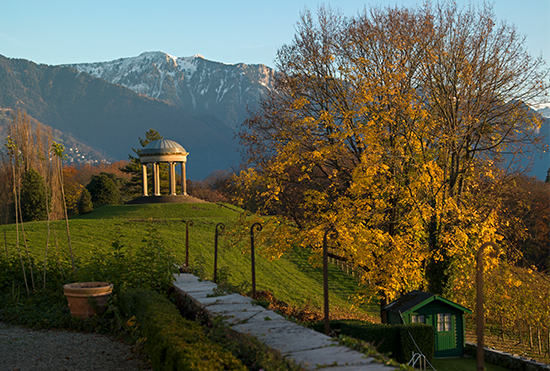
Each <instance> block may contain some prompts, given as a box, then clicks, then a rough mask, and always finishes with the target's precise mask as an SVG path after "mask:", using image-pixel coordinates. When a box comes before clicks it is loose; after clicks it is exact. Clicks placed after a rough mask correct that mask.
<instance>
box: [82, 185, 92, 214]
mask: <svg viewBox="0 0 550 371" xmlns="http://www.w3.org/2000/svg"><path fill="white" fill-rule="evenodd" d="M93 209H94V204H93V203H92V196H91V195H90V191H88V189H86V188H84V189H83V190H82V193H81V194H80V199H79V200H78V213H79V214H81V215H82V214H88V213H89V212H90V211H92V210H93Z"/></svg>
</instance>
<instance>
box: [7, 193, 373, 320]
mask: <svg viewBox="0 0 550 371" xmlns="http://www.w3.org/2000/svg"><path fill="white" fill-rule="evenodd" d="M240 212H241V210H239V209H237V208H235V207H233V206H231V205H225V204H214V203H204V204H145V205H109V206H103V207H100V208H98V209H97V210H94V211H93V212H91V213H89V214H86V215H82V216H76V217H74V218H71V219H70V220H69V224H70V233H71V244H72V247H73V251H74V255H75V259H76V260H77V261H82V262H84V261H85V260H86V259H89V257H90V256H91V255H92V254H94V253H95V252H98V251H109V250H111V249H112V247H111V244H112V243H113V241H115V240H116V239H118V240H119V242H120V243H121V244H122V245H123V246H124V249H127V250H129V251H130V250H132V249H135V248H137V247H139V246H141V245H142V244H141V243H140V242H141V240H142V239H143V238H144V237H145V236H146V235H147V229H148V228H149V227H151V226H152V227H154V228H156V229H158V230H159V231H160V235H161V237H162V240H163V242H164V244H165V245H166V246H169V247H170V248H172V249H173V250H174V252H175V255H176V257H177V259H178V261H180V262H182V263H183V262H184V260H185V223H184V222H183V220H189V219H191V220H193V223H194V225H193V226H192V227H189V237H190V238H189V239H190V242H189V245H190V259H189V261H190V265H191V267H193V266H194V265H195V266H196V265H197V264H201V265H202V266H203V267H204V269H205V271H206V273H207V276H210V277H211V276H212V275H213V261H214V231H215V226H216V224H217V223H224V224H225V225H226V231H229V230H230V229H231V226H232V224H233V223H234V222H235V221H236V219H237V218H238V216H239V215H240ZM2 228H3V229H4V230H5V231H6V238H7V241H8V254H9V255H16V254H17V251H16V249H15V239H16V234H15V225H6V226H3V227H2ZM51 229H52V237H51V243H50V252H49V253H48V254H49V256H50V258H52V256H53V255H52V254H54V246H55V242H54V241H55V236H57V241H58V244H59V247H60V250H61V255H62V256H63V258H64V259H65V260H68V259H69V251H68V243H67V235H66V229H65V222H64V221H55V222H52V223H51ZM54 232H55V233H54ZM0 233H1V232H0ZM25 233H26V238H27V240H28V246H29V250H30V253H31V255H32V256H33V257H35V259H37V260H38V261H43V259H44V258H43V256H44V251H45V245H46V235H47V230H46V222H33V223H25ZM260 233H261V232H260ZM20 241H22V236H21V232H20ZM248 244H249V239H248V238H244V239H243V241H242V243H241V244H240V245H236V246H229V245H228V242H227V241H225V239H224V238H220V241H219V248H220V249H219V255H218V267H219V269H220V268H222V267H225V269H227V270H228V271H229V273H230V278H229V282H230V283H231V284H233V285H236V286H237V285H246V284H248V287H250V283H251V274H250V271H251V263H250V254H249V253H244V251H246V250H247V249H248V247H249V246H248ZM2 245H3V241H2ZM20 246H21V248H22V249H23V244H22V243H20ZM256 247H257V250H258V251H259V252H261V246H256ZM3 250H4V246H2V250H0V251H2V255H0V256H1V257H4V256H5V252H4V251H3ZM309 255H310V254H309V252H307V251H304V250H295V251H293V252H291V253H288V254H286V255H284V256H283V257H282V258H280V259H278V260H275V261H268V259H266V258H265V257H262V256H261V254H257V255H256V289H257V290H269V291H271V292H272V293H273V294H274V295H275V297H276V298H278V299H279V300H282V301H285V302H287V303H288V304H290V305H293V306H304V305H306V304H307V305H310V306H312V307H315V308H322V303H323V296H322V293H323V286H322V283H323V279H322V268H321V267H318V268H313V267H311V265H310V264H309V262H308V257H309ZM199 261H202V263H199ZM329 274H330V281H329V282H330V290H331V294H330V302H331V312H332V311H333V310H335V311H336V310H339V311H342V310H343V311H348V310H350V308H351V302H350V300H349V298H350V296H351V295H353V294H354V293H356V291H357V290H358V288H359V287H358V284H357V281H356V280H355V279H354V278H352V277H351V276H349V275H347V274H345V273H343V272H342V271H341V270H340V269H338V268H337V267H335V266H331V267H330V269H329ZM245 287H246V286H245ZM359 313H360V314H370V315H378V307H377V306H371V305H367V306H363V307H362V308H359Z"/></svg>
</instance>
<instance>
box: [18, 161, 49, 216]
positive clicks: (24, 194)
mask: <svg viewBox="0 0 550 371" xmlns="http://www.w3.org/2000/svg"><path fill="white" fill-rule="evenodd" d="M44 186H45V184H44V178H43V177H42V176H41V175H40V174H39V173H38V171H36V170H34V169H32V168H31V169H29V170H27V171H26V172H25V174H23V177H22V178H21V215H22V217H23V221H25V222H31V221H37V220H45V219H46V218H47V217H48V214H47V208H46V194H45V193H44ZM47 192H48V194H49V195H48V200H51V198H52V197H51V190H50V189H49V188H48V189H47ZM48 206H50V207H51V204H50V203H49V202H48Z"/></svg>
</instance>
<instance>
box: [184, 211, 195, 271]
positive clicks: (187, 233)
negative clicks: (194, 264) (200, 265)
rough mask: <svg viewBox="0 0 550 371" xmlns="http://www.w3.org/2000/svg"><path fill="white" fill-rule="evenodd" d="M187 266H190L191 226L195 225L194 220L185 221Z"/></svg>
mask: <svg viewBox="0 0 550 371" xmlns="http://www.w3.org/2000/svg"><path fill="white" fill-rule="evenodd" d="M184 222H185V268H189V226H193V225H195V224H194V223H193V221H192V220H188V221H185V220H184Z"/></svg>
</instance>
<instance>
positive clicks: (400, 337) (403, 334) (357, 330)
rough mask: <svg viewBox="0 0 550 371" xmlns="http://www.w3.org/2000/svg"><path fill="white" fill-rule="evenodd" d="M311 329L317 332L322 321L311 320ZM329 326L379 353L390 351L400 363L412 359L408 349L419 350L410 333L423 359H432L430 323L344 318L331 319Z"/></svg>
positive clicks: (321, 326) (432, 341)
mask: <svg viewBox="0 0 550 371" xmlns="http://www.w3.org/2000/svg"><path fill="white" fill-rule="evenodd" d="M313 328H314V329H315V330H316V331H319V332H322V331H324V322H316V323H314V324H313ZM330 328H331V330H336V331H339V332H340V333H341V334H342V335H347V336H350V337H352V338H355V339H359V340H363V341H366V342H369V343H371V344H372V345H374V346H375V347H376V348H377V350H378V351H379V352H380V353H386V354H389V355H391V357H392V358H393V359H394V360H396V361H397V362H400V363H407V362H408V361H409V360H410V358H411V354H412V353H411V352H413V351H414V352H415V353H417V352H418V350H417V349H416V346H415V345H414V343H413V341H412V340H411V335H412V337H413V338H414V341H415V342H416V344H417V345H418V347H419V348H420V350H422V353H423V354H424V355H425V356H426V358H427V359H428V360H431V359H433V355H434V342H435V339H434V329H433V327H432V326H430V325H425V324H412V325H387V324H382V323H370V322H364V321H359V320H343V321H331V322H330ZM409 333H410V335H409Z"/></svg>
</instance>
